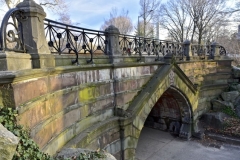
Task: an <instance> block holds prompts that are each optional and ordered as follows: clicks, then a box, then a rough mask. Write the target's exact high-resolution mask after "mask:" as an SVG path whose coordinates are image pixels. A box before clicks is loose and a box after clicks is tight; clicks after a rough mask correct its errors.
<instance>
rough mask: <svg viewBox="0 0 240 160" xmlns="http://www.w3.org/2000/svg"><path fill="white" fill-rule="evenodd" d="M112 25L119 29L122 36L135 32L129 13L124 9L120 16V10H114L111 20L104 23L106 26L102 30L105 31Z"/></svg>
mask: <svg viewBox="0 0 240 160" xmlns="http://www.w3.org/2000/svg"><path fill="white" fill-rule="evenodd" d="M110 25H114V26H115V27H117V28H118V29H119V32H120V33H121V34H128V33H130V32H132V30H133V25H132V20H131V18H130V17H128V11H125V10H124V9H123V10H122V12H121V13H120V14H118V10H117V9H116V8H113V9H112V11H111V13H110V17H109V19H108V20H105V21H104V24H103V25H102V26H101V28H100V29H101V30H105V29H106V28H107V27H108V26H110Z"/></svg>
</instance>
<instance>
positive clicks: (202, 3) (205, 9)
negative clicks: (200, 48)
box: [185, 0, 225, 44]
mask: <svg viewBox="0 0 240 160" xmlns="http://www.w3.org/2000/svg"><path fill="white" fill-rule="evenodd" d="M224 4H225V1H224V0H185V6H186V10H187V11H188V13H189V15H190V17H191V19H192V20H193V22H194V23H193V33H192V38H191V40H192V41H193V37H194V34H195V33H197V35H198V44H200V43H201V41H202V37H203V35H204V33H206V32H207V30H206V29H207V27H208V26H209V25H212V24H215V23H216V22H218V21H219V20H221V19H222V18H223V16H224V14H222V11H223V10H224ZM195 29H197V30H195Z"/></svg>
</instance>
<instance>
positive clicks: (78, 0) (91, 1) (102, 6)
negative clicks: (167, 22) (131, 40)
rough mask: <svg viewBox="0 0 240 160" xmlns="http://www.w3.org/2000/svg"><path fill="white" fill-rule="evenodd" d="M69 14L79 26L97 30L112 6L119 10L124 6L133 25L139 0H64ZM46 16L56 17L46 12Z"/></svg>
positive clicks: (135, 21)
mask: <svg viewBox="0 0 240 160" xmlns="http://www.w3.org/2000/svg"><path fill="white" fill-rule="evenodd" d="M66 2H67V4H68V9H69V15H70V18H71V20H72V21H73V22H74V23H80V26H81V27H84V28H91V29H96V30H99V29H100V26H101V25H102V24H103V23H104V19H108V18H109V13H110V12H111V10H112V8H117V9H118V11H119V12H121V10H122V9H123V8H124V9H125V10H128V12H129V17H130V18H131V19H132V21H133V25H136V24H137V18H138V15H139V12H140V5H139V0H112V1H110V0H71V1H70V0H66ZM47 18H49V19H53V20H55V19H57V17H56V16H54V15H53V14H49V13H47Z"/></svg>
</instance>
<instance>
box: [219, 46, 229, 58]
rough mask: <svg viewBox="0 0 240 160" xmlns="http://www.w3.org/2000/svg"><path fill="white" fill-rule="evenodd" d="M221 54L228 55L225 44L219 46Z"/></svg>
mask: <svg viewBox="0 0 240 160" xmlns="http://www.w3.org/2000/svg"><path fill="white" fill-rule="evenodd" d="M219 55H220V56H226V55H227V52H226V49H225V48H224V47H223V46H219Z"/></svg>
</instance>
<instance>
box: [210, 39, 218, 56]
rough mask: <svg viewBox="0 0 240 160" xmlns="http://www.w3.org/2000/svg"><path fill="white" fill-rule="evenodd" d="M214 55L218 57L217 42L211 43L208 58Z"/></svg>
mask: <svg viewBox="0 0 240 160" xmlns="http://www.w3.org/2000/svg"><path fill="white" fill-rule="evenodd" d="M215 57H220V54H219V44H218V43H217V42H213V43H212V44H211V53H210V54H209V59H215Z"/></svg>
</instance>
